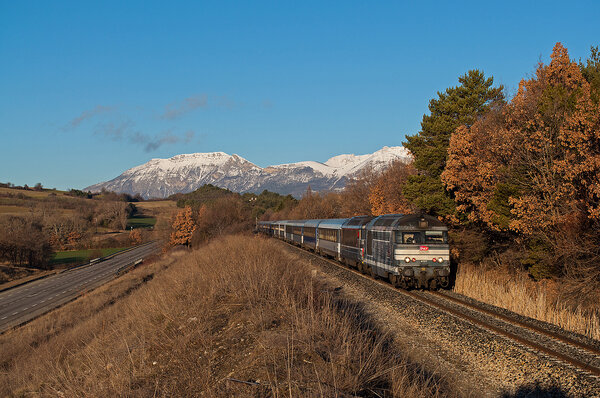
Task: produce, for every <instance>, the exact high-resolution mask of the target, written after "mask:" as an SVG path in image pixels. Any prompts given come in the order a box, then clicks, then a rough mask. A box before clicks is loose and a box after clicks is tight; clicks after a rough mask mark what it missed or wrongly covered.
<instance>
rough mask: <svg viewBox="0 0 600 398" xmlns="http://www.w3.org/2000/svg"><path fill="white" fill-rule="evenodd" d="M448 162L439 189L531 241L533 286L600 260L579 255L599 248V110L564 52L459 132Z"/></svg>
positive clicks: (474, 215)
mask: <svg viewBox="0 0 600 398" xmlns="http://www.w3.org/2000/svg"><path fill="white" fill-rule="evenodd" d="M448 152H449V157H448V165H447V167H446V170H445V171H444V173H443V174H442V179H443V181H444V184H445V186H446V188H447V189H449V190H450V191H452V193H453V194H454V195H455V197H456V201H457V203H458V210H459V211H460V212H462V213H463V214H467V215H468V217H469V218H470V219H471V220H473V221H481V222H483V223H484V224H485V225H487V226H488V227H489V228H490V229H493V230H497V231H509V232H512V233H515V234H518V235H519V236H522V237H524V238H525V239H526V241H527V245H528V248H529V255H528V257H527V258H526V259H524V264H526V265H527V266H528V267H529V268H530V270H531V271H532V273H533V274H534V275H535V276H537V277H543V276H548V275H550V274H552V273H555V272H558V271H560V270H561V269H562V270H564V269H565V267H567V266H568V264H572V263H573V262H574V261H575V262H576V261H581V262H586V261H588V260H589V258H588V260H585V259H584V258H582V256H584V257H585V256H588V257H589V256H592V257H593V256H596V255H597V254H593V253H588V254H584V251H583V250H581V249H579V248H578V247H580V246H587V247H597V246H598V243H600V242H599V241H600V236H598V232H597V231H598V227H599V226H600V225H599V221H600V105H599V104H598V102H597V101H595V100H594V99H593V96H592V89H591V87H590V84H589V82H588V81H587V80H586V78H584V76H583V74H582V72H581V69H580V67H579V66H578V65H577V64H576V63H575V62H573V61H571V60H570V59H569V55H568V52H567V50H566V48H564V47H563V46H562V45H561V44H560V43H557V44H556V45H555V47H554V49H553V52H552V55H551V62H550V64H549V65H544V64H540V65H539V66H538V68H537V70H536V74H535V77H533V78H531V79H528V80H522V81H521V83H520V84H519V89H518V92H517V94H516V95H515V97H514V98H513V99H512V100H511V101H510V103H509V104H507V105H506V106H505V107H504V108H502V109H500V108H496V109H495V110H493V112H490V113H488V114H487V115H486V117H483V118H481V119H480V120H479V121H477V122H475V123H474V124H473V125H465V126H463V127H461V128H459V129H458V130H457V131H456V133H455V134H454V135H453V137H452V139H451V141H450V147H449V151H448ZM594 231H596V232H594ZM582 239H587V241H586V243H583V242H582ZM596 258H597V257H596ZM561 265H562V267H558V268H560V269H557V266H561ZM599 276H600V274H599Z"/></svg>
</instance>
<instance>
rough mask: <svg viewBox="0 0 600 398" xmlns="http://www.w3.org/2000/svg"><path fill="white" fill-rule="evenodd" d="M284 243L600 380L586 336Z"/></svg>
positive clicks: (597, 348)
mask: <svg viewBox="0 0 600 398" xmlns="http://www.w3.org/2000/svg"><path fill="white" fill-rule="evenodd" d="M284 243H286V244H287V245H289V246H291V247H293V248H295V249H298V250H301V251H302V252H305V253H308V254H310V255H312V256H315V257H317V258H319V259H321V260H322V261H326V262H328V263H330V264H332V265H334V266H336V267H337V268H340V269H343V270H344V271H346V272H352V273H354V274H356V275H358V276H360V277H362V278H365V279H367V280H369V281H371V282H372V283H377V284H379V285H381V286H383V287H385V288H386V289H389V290H392V291H394V292H395V293H396V294H398V295H404V296H408V297H410V298H411V299H413V300H417V301H419V302H421V303H423V304H426V305H428V306H430V307H433V308H435V309H437V310H441V311H443V312H445V313H448V314H450V315H452V316H454V317H456V318H458V319H460V320H463V321H467V322H469V323H471V324H473V325H475V326H477V327H480V328H482V329H485V330H487V331H489V332H491V333H493V334H495V335H497V336H500V337H502V338H505V339H508V340H510V341H511V342H513V343H516V344H517V345H519V346H521V347H523V348H525V349H528V350H530V351H533V352H536V353H539V354H541V355H543V356H545V357H546V358H547V359H549V360H552V361H554V362H559V363H562V364H564V365H567V366H568V367H570V368H572V369H574V370H576V371H578V372H582V373H584V374H586V375H588V376H592V377H594V378H595V379H596V380H598V379H600V343H598V344H594V341H592V340H589V339H586V338H585V337H582V336H573V335H572V334H571V333H569V332H565V331H563V330H562V329H560V328H558V327H555V326H553V325H545V326H542V323H541V322H537V321H534V320H530V319H529V318H525V317H522V316H520V315H518V314H514V313H511V312H510V311H508V310H503V309H498V308H496V307H492V306H489V305H485V304H482V303H478V302H476V301H474V300H471V299H468V298H466V297H465V298H463V297H462V296H460V295H457V294H450V293H446V292H428V291H407V290H402V289H397V288H395V287H393V286H392V285H390V284H389V283H387V282H385V281H383V280H381V279H374V278H372V277H371V276H367V275H365V274H363V273H361V272H359V271H358V270H355V269H353V268H350V267H347V266H345V265H343V264H341V263H339V262H337V261H334V260H331V259H328V258H324V257H321V256H319V255H317V254H315V253H312V252H309V251H306V250H303V249H301V248H299V247H297V246H294V245H292V244H290V243H287V242H284ZM552 329H555V330H552ZM586 340H589V341H586Z"/></svg>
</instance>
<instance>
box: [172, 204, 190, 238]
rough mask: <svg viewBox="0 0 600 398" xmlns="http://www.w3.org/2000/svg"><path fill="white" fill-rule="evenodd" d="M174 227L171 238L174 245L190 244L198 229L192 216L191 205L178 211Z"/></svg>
mask: <svg viewBox="0 0 600 398" xmlns="http://www.w3.org/2000/svg"><path fill="white" fill-rule="evenodd" d="M172 229H173V232H171V240H170V242H169V243H170V244H171V245H172V246H176V245H185V246H189V245H190V242H191V240H192V235H193V234H194V231H195V230H196V223H195V222H194V218H193V217H192V208H191V207H190V206H186V207H185V208H183V209H181V210H180V211H179V212H178V213H177V216H175V220H174V221H173V225H172Z"/></svg>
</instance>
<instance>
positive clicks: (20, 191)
mask: <svg viewBox="0 0 600 398" xmlns="http://www.w3.org/2000/svg"><path fill="white" fill-rule="evenodd" d="M0 193H2V194H6V193H8V194H13V195H18V194H23V195H24V196H27V197H30V198H45V197H48V196H49V195H50V194H52V193H54V194H56V195H57V196H65V192H64V191H29V190H26V189H12V188H0Z"/></svg>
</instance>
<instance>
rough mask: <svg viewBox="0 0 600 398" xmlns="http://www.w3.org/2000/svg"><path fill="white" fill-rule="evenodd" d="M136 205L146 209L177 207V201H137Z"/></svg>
mask: <svg viewBox="0 0 600 398" xmlns="http://www.w3.org/2000/svg"><path fill="white" fill-rule="evenodd" d="M135 206H136V207H139V208H140V209H144V210H156V209H177V203H175V201H173V200H153V201H148V202H135Z"/></svg>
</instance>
